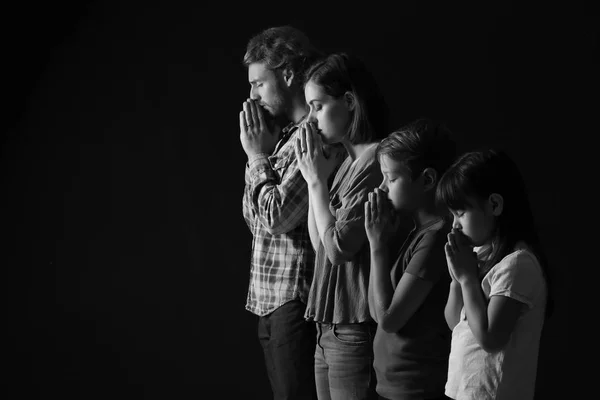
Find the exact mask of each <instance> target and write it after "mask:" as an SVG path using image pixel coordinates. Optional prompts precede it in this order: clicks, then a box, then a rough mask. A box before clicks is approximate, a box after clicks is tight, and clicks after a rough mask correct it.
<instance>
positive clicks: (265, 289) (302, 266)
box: [242, 123, 315, 316]
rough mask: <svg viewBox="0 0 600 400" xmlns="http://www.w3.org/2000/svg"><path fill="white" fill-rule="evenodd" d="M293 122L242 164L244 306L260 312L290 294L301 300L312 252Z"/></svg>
mask: <svg viewBox="0 0 600 400" xmlns="http://www.w3.org/2000/svg"><path fill="white" fill-rule="evenodd" d="M297 128H298V124H293V123H292V124H290V125H288V126H287V127H286V128H285V129H284V130H283V132H282V133H283V135H282V138H281V140H280V141H279V142H278V143H277V146H276V148H275V151H274V152H273V154H272V155H268V154H258V155H256V156H255V157H252V159H250V160H248V163H247V165H246V174H245V181H246V185H245V188H244V196H243V201H242V204H243V215H244V219H245V220H246V223H247V224H248V228H250V232H251V233H252V236H253V239H252V258H251V264H250V284H249V288H248V297H247V301H246V309H247V310H248V311H250V312H252V313H254V314H256V315H259V316H264V315H267V314H269V313H271V312H273V311H274V310H276V309H277V308H278V307H280V306H281V305H283V304H285V303H286V302H288V301H290V300H295V299H299V300H301V301H302V302H304V303H306V301H307V298H308V292H309V289H310V284H311V282H312V277H313V270H314V262H315V253H314V250H313V248H312V245H311V243H310V237H309V234H308V187H307V185H306V181H305V180H304V178H303V177H302V173H301V172H300V169H299V167H298V162H297V161H296V156H295V153H294V140H295V138H296V134H295V133H296V132H297Z"/></svg>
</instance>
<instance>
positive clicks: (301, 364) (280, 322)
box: [258, 300, 317, 400]
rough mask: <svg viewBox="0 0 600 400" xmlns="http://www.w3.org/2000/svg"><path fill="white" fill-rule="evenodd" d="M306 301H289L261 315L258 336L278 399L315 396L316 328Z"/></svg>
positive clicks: (275, 397) (313, 399) (304, 398)
mask: <svg viewBox="0 0 600 400" xmlns="http://www.w3.org/2000/svg"><path fill="white" fill-rule="evenodd" d="M305 310H306V305H305V304H304V303H302V302H301V301H297V300H294V301H290V302H288V303H286V304H284V305H283V306H281V307H279V308H278V309H277V310H275V311H273V312H272V313H271V314H269V315H266V316H264V317H259V319H258V338H259V340H260V343H261V345H262V347H263V350H264V355H265V362H266V367H267V374H268V376H269V380H270V381H271V388H272V390H273V396H274V399H275V400H291V399H302V400H306V399H310V400H315V399H316V398H317V393H316V389H315V369H314V368H315V358H314V354H315V346H316V330H315V324H314V323H313V322H307V321H306V320H305V319H304V312H305Z"/></svg>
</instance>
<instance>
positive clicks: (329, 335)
mask: <svg viewBox="0 0 600 400" xmlns="http://www.w3.org/2000/svg"><path fill="white" fill-rule="evenodd" d="M316 326H317V345H316V349H315V380H316V385H317V395H318V397H319V400H371V399H376V398H377V394H376V392H375V386H376V379H375V371H374V370H373V338H374V337H375V331H376V325H375V324H371V323H364V324H323V323H318V322H317V323H316Z"/></svg>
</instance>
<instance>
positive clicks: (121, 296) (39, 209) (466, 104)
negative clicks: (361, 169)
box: [2, 1, 596, 399]
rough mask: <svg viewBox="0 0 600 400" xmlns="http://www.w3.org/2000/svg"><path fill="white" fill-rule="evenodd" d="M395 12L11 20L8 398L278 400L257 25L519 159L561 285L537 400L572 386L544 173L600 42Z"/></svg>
mask: <svg viewBox="0 0 600 400" xmlns="http://www.w3.org/2000/svg"><path fill="white" fill-rule="evenodd" d="M49 3H50V2H49ZM198 3H200V2H198ZM395 7H396V8H395V9H392V8H389V7H388V8H386V7H383V6H378V7H375V6H373V7H368V8H365V7H363V8H362V9H358V8H354V9H350V8H349V7H348V6H346V7H345V9H344V10H345V11H343V12H340V11H339V10H338V11H337V12H336V11H335V10H334V9H333V8H327V9H326V8H324V6H323V5H319V4H297V5H296V6H294V7H288V8H285V9H284V8H283V7H282V6H281V5H279V6H272V5H270V4H265V3H256V4H254V5H248V4H245V5H244V4H241V3H240V4H238V5H233V4H225V3H223V4H219V5H215V4H211V5H206V6H200V5H192V3H191V2H190V3H185V4H181V5H177V4H176V3H175V2H165V3H163V4H161V5H158V3H154V4H150V3H148V2H146V3H145V4H143V3H137V4H136V3H132V2H118V1H104V2H87V3H85V2H63V3H52V4H48V5H36V6H35V7H33V6H31V7H30V6H29V5H28V3H25V4H21V5H19V6H12V8H10V9H8V11H7V12H6V13H5V15H4V16H5V18H6V19H7V21H8V25H6V26H8V27H9V32H8V34H7V35H6V36H5V40H4V43H5V45H4V49H3V51H4V55H5V57H4V62H3V64H4V67H8V72H5V74H4V81H5V86H4V88H5V89H4V93H3V94H4V98H5V100H6V99H8V100H9V101H8V103H9V104H6V103H5V106H4V111H5V113H4V115H5V118H4V122H5V123H4V127H3V128H4V129H3V131H4V140H3V146H2V179H3V185H2V186H3V187H2V189H3V193H4V194H3V196H2V197H3V200H4V202H3V203H4V211H3V213H2V214H3V220H4V221H5V222H4V223H3V224H2V226H3V228H4V230H5V233H6V235H5V240H4V245H5V246H4V247H5V250H3V258H4V259H5V262H4V269H5V271H7V280H6V281H5V282H6V286H7V288H6V295H7V296H6V305H7V314H6V315H7V316H8V321H9V323H8V325H7V333H8V338H9V340H8V341H7V342H6V345H5V348H6V349H8V350H9V351H8V357H6V358H5V360H6V365H8V367H9V370H10V372H9V373H8V374H5V377H4V379H6V383H7V387H8V388H9V391H10V392H11V393H12V395H11V396H9V398H10V399H25V398H27V399H38V398H39V399H42V398H48V397H50V396H51V395H57V396H59V397H60V398H61V399H106V398H128V399H175V398H176V399H188V398H189V399H196V398H224V399H235V398H253V399H254V398H256V399H269V398H270V390H269V387H268V383H267V378H266V375H265V370H264V366H263V361H262V358H261V357H262V353H261V350H260V346H259V344H258V341H257V339H256V317H254V316H253V315H251V314H250V313H249V312H247V311H245V309H244V304H245V300H246V289H247V284H248V270H249V256H250V246H251V237H250V234H249V232H248V230H247V228H246V225H245V223H244V221H243V218H242V211H241V196H242V190H243V184H244V179H243V173H244V164H245V156H244V153H243V151H242V149H241V146H240V144H239V130H238V112H239V111H240V110H241V104H242V102H243V101H244V100H245V98H246V97H247V96H248V89H249V86H248V84H247V75H246V70H245V68H244V67H243V66H242V65H241V62H240V61H241V57H242V56H243V53H244V48H245V45H246V41H247V40H248V38H249V37H250V36H251V35H253V34H255V33H257V32H258V31H260V30H262V29H264V28H266V27H269V26H274V25H281V24H287V23H290V24H293V25H295V26H296V27H298V28H301V29H303V30H304V31H305V32H306V33H307V34H308V35H309V36H310V37H311V38H312V39H313V41H314V42H315V43H316V44H317V45H318V46H320V47H321V48H322V49H324V50H327V51H333V50H346V51H349V52H353V53H356V54H357V55H358V56H360V57H361V58H363V60H365V62H366V63H367V64H368V65H369V66H370V67H371V69H372V70H373V72H374V73H375V75H376V77H377V79H378V81H379V82H380V84H381V86H382V88H383V90H384V93H385V96H386V97H387V99H388V101H389V104H390V106H391V108H392V110H393V125H394V126H400V125H401V124H403V123H405V122H409V121H410V120H412V119H414V118H416V117H419V116H423V115H427V116H431V117H434V118H438V119H441V120H443V121H445V122H446V123H447V124H448V125H449V126H450V128H451V129H452V130H453V131H454V132H455V133H456V134H457V136H458V137H459V138H460V139H461V140H462V142H461V143H462V144H461V146H462V148H463V149H465V150H466V149H470V148H473V147H476V146H479V145H494V146H501V147H503V148H505V149H506V150H507V151H509V153H510V154H511V155H513V156H514V157H515V159H516V161H517V162H518V163H519V165H520V167H521V169H522V171H523V173H524V175H525V178H526V180H527V182H528V184H529V187H530V189H531V199H532V202H533V206H534V209H535V214H536V217H537V220H538V222H539V226H540V232H541V235H542V239H543V241H544V244H545V247H546V250H547V254H548V256H549V259H550V260H551V261H552V268H553V275H554V278H555V279H554V281H555V283H556V295H557V309H556V313H555V315H554V317H553V318H552V319H551V320H550V322H549V323H548V325H547V329H546V334H545V336H544V341H543V347H542V353H541V355H540V360H541V362H540V370H539V379H538V388H539V390H538V394H539V395H538V398H540V399H541V398H545V397H546V396H547V395H550V394H556V393H558V392H559V391H561V390H563V389H564V388H565V385H564V384H561V383H560V382H561V380H560V379H559V377H560V376H561V373H562V372H561V370H563V369H564V364H565V363H566V353H567V343H568V340H567V330H566V326H567V281H568V277H569V272H568V270H567V268H566V265H567V263H566V261H567V259H566V255H565V253H564V252H563V251H562V249H561V244H562V241H563V240H564V237H563V236H564V233H563V231H562V230H561V229H560V228H559V227H560V226H561V220H562V219H563V218H564V217H563V215H562V213H561V194H560V192H558V191H557V190H556V189H555V184H556V182H557V181H561V179H562V178H563V175H562V173H561V172H560V168H555V167H553V165H554V164H553V163H554V162H555V160H556V154H557V152H558V150H560V144H559V143H558V141H557V140H555V139H553V137H554V138H555V137H556V135H560V134H563V133H561V132H558V131H557V130H558V128H557V126H556V124H555V122H554V118H555V116H556V114H555V111H556V110H555V108H553V107H552V106H553V96H554V95H555V93H556V92H558V91H560V90H562V89H564V88H565V87H566V86H567V85H569V84H570V83H567V82H566V80H565V79H563V78H564V74H565V68H568V66H570V65H572V64H573V63H575V65H581V68H578V70H579V71H580V72H583V71H584V70H585V68H586V67H585V66H584V62H586V61H587V59H588V57H589V56H590V54H591V49H592V48H593V47H595V46H596V33H595V32H592V30H591V29H590V26H591V25H590V24H589V22H587V21H586V20H584V19H582V18H579V19H577V18H571V19H568V18H565V17H564V16H562V21H563V22H562V24H557V23H555V20H552V19H547V18H542V17H539V16H538V17H528V18H525V17H516V16H514V15H517V14H518V11H519V10H516V11H515V10H513V9H512V7H511V6H510V3H507V5H506V6H504V8H502V7H500V8H499V7H495V8H494V7H489V8H488V9H472V8H467V7H463V8H462V9H456V8H454V9H450V8H448V9H439V10H435V16H432V15H431V13H432V10H431V9H428V8H426V7H421V8H417V7H416V6H414V5H412V4H410V3H406V2H405V3H403V4H402V5H401V6H398V5H397V4H396V5H395ZM348 10H352V11H348ZM475 13H479V14H477V17H475V15H473V16H471V14H475ZM533 15H536V14H533ZM567 20H568V21H567ZM567 22H568V23H567ZM6 26H5V27H6ZM573 33H575V35H573ZM563 157H564V156H563ZM208 393H220V395H209V394H208Z"/></svg>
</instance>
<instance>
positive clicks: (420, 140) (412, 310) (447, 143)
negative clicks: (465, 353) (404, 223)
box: [365, 119, 456, 400]
mask: <svg viewBox="0 0 600 400" xmlns="http://www.w3.org/2000/svg"><path fill="white" fill-rule="evenodd" d="M377 155H378V157H379V163H380V165H381V172H382V174H383V176H384V179H383V182H382V184H381V186H380V188H379V189H376V190H375V191H374V192H373V193H370V194H369V201H368V202H367V203H366V204H365V229H366V231H367V237H368V239H369V242H370V247H371V278H370V287H369V304H370V305H371V310H372V313H373V317H374V318H375V319H376V321H377V322H378V326H377V333H376V335H375V343H374V352H375V361H374V367H375V372H376V374H377V393H378V394H379V396H380V398H381V399H394V400H409V399H410V400H412V399H418V400H424V399H444V398H446V397H445V396H444V385H445V383H446V377H447V373H448V354H449V352H450V330H449V329H448V327H447V326H446V321H445V320H444V306H445V304H446V300H447V298H448V287H449V284H450V277H449V275H448V267H447V266H446V257H445V253H444V244H445V243H446V236H447V234H448V233H449V231H450V224H449V222H448V221H446V220H445V218H444V217H445V216H447V212H444V211H442V210H443V208H440V207H437V206H436V202H435V190H436V187H437V184H438V181H439V178H440V177H441V175H442V174H443V173H444V172H445V171H446V169H447V168H448V167H449V166H450V164H451V163H452V161H453V160H454V157H455V155H456V154H455V145H454V142H453V140H452V139H451V137H450V132H449V131H448V130H447V129H445V128H444V127H443V126H442V125H440V124H437V123H435V122H433V121H430V120H426V119H422V120H418V121H415V122H414V123H412V124H409V125H408V126H406V127H404V128H402V129H400V130H398V131H396V132H393V133H391V134H390V135H389V136H388V137H387V138H385V139H384V140H383V141H382V142H381V143H380V144H379V148H378V150H377ZM403 218H408V219H409V220H410V222H411V223H412V226H413V229H412V231H411V232H410V233H409V235H408V237H406V238H405V240H404V243H403V244H402V246H401V247H400V248H398V247H399V246H397V245H395V243H394V240H393V237H394V234H395V233H396V227H397V226H398V225H400V219H403ZM399 243H400V244H401V243H402V241H400V242H399Z"/></svg>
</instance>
